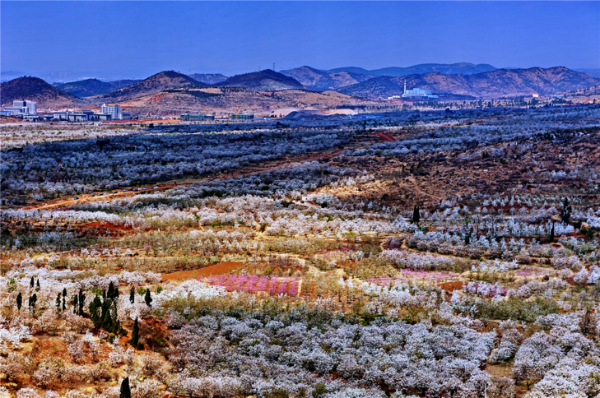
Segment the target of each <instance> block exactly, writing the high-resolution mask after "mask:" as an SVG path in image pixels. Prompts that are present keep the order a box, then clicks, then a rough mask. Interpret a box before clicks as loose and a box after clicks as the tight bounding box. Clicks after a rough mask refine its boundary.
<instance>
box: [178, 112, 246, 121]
mask: <svg viewBox="0 0 600 398" xmlns="http://www.w3.org/2000/svg"><path fill="white" fill-rule="evenodd" d="M254 119H255V117H254V115H250V114H242V113H235V114H232V115H231V117H230V118H229V119H228V120H254ZM179 120H181V121H185V122H206V121H211V120H215V115H202V114H199V115H194V114H190V113H184V114H183V115H181V116H179Z"/></svg>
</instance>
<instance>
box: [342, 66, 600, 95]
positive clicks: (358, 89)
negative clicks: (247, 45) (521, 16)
mask: <svg viewBox="0 0 600 398" xmlns="http://www.w3.org/2000/svg"><path fill="white" fill-rule="evenodd" d="M405 81H406V85H407V88H409V89H411V88H415V87H420V88H424V89H428V90H431V91H432V92H433V93H434V94H455V95H468V96H473V97H478V98H499V97H515V96H522V95H531V94H534V93H539V94H552V93H555V92H560V91H565V90H574V89H579V88H584V87H590V86H594V85H596V84H598V83H599V81H598V79H594V78H593V77H590V76H588V75H586V74H584V73H581V72H575V71H572V70H570V69H567V68H565V67H554V68H547V69H543V68H529V69H497V70H495V71H491V72H484V73H477V74H473V75H443V74H441V73H425V74H420V75H409V76H404V77H388V76H379V77H375V78H373V79H370V80H367V81H364V82H362V83H357V84H354V85H352V86H348V87H344V88H342V89H339V90H337V91H339V92H340V93H344V94H348V95H353V96H359V97H365V98H387V97H390V96H393V95H401V94H402V92H403V89H404V82H405Z"/></svg>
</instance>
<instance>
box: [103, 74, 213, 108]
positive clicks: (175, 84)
mask: <svg viewBox="0 0 600 398" xmlns="http://www.w3.org/2000/svg"><path fill="white" fill-rule="evenodd" d="M206 86H207V85H206V84H204V83H201V82H199V81H197V80H194V79H192V78H191V77H189V76H186V75H184V74H181V73H178V72H174V71H166V72H160V73H157V74H155V75H152V76H150V77H149V78H147V79H144V80H142V81H140V82H137V83H134V84H132V85H130V86H127V87H123V88H120V89H118V90H115V91H112V92H110V93H107V94H102V95H98V96H95V97H93V99H94V101H96V102H118V101H126V100H129V99H133V98H138V97H143V96H145V95H150V94H156V93H159V92H161V91H164V90H172V89H176V88H182V87H206Z"/></svg>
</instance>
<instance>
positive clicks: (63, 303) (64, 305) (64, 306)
mask: <svg viewBox="0 0 600 398" xmlns="http://www.w3.org/2000/svg"><path fill="white" fill-rule="evenodd" d="M66 309H67V300H66V299H65V296H63V300H62V310H63V311H65V310H66Z"/></svg>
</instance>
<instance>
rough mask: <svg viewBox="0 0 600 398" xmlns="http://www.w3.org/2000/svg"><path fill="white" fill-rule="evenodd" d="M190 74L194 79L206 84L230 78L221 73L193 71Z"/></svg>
mask: <svg viewBox="0 0 600 398" xmlns="http://www.w3.org/2000/svg"><path fill="white" fill-rule="evenodd" d="M188 76H189V77H191V78H192V79H194V80H197V81H199V82H200V83H205V84H217V83H221V82H224V81H225V80H227V79H228V77H227V76H225V75H223V74H221V73H192V74H190V75H188Z"/></svg>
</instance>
